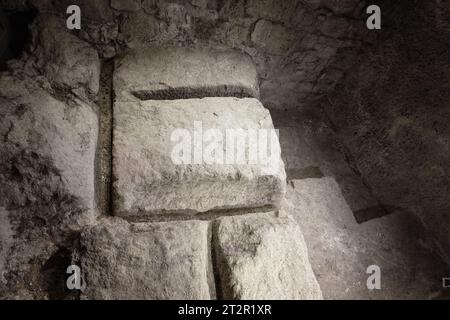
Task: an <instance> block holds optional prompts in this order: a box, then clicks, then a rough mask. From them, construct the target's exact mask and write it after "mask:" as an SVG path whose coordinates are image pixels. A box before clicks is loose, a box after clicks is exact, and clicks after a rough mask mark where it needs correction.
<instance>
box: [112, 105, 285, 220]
mask: <svg viewBox="0 0 450 320" xmlns="http://www.w3.org/2000/svg"><path fill="white" fill-rule="evenodd" d="M114 116H115V121H114V146H113V175H114V180H115V181H114V184H113V188H114V195H115V197H114V211H115V214H116V215H120V216H127V217H131V216H142V215H148V214H154V213H159V214H167V213H198V212H205V211H208V210H213V209H227V208H252V207H263V206H275V207H276V206H279V204H280V202H281V200H282V199H283V196H284V190H285V171H284V165H283V162H282V160H281V157H280V150H279V143H278V139H277V140H276V141H274V142H275V143H274V145H273V146H274V150H273V151H272V150H270V149H269V151H270V152H271V154H273V158H271V159H272V160H271V161H269V162H268V163H267V164H265V163H262V162H260V163H258V164H251V162H250V161H249V158H248V157H246V158H245V162H244V163H242V164H215V163H208V162H202V163H201V164H187V165H186V164H176V163H174V162H173V159H172V152H175V153H177V152H176V151H173V150H174V148H175V147H176V146H177V145H180V143H181V145H183V146H187V147H189V148H191V144H190V143H189V142H181V140H179V139H180V138H175V139H176V140H173V141H171V135H172V133H173V132H174V131H175V130H177V129H178V130H180V129H185V130H187V131H188V132H189V134H190V136H191V137H192V139H191V142H192V143H194V138H195V137H194V125H195V124H194V122H195V121H199V122H201V124H202V127H203V132H204V133H205V132H206V131H207V130H208V129H218V130H220V131H219V132H220V133H221V134H222V135H223V136H224V137H225V135H226V131H225V130H227V129H264V130H266V132H267V130H270V129H273V125H272V120H271V117H270V114H269V112H268V110H266V109H265V108H264V107H263V106H262V105H261V103H260V102H259V101H258V100H256V99H253V98H245V99H237V98H204V99H186V100H171V101H169V100H166V101H156V100H149V101H141V102H122V103H116V104H115V107H114ZM224 139H225V138H224ZM196 141H197V140H196ZM223 145H224V154H225V155H226V154H227V153H230V152H236V150H237V147H235V148H228V147H227V146H226V143H224V144H223ZM248 145H249V144H248V142H245V145H244V146H245V152H246V153H248V152H250V151H249V148H248ZM206 146H207V142H205V144H203V148H206ZM204 150H206V149H204ZM261 150H262V149H261ZM204 154H206V151H205V153H204ZM191 155H192V157H191V158H190V159H191V160H192V161H195V159H194V157H193V155H194V153H192V154H191Z"/></svg>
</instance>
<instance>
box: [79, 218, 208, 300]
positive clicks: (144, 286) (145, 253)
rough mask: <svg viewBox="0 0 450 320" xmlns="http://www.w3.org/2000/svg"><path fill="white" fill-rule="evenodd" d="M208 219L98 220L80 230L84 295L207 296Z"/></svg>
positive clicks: (180, 297)
mask: <svg viewBox="0 0 450 320" xmlns="http://www.w3.org/2000/svg"><path fill="white" fill-rule="evenodd" d="M207 226H208V223H207V222H201V221H185V222H183V221H178V222H158V223H139V224H129V223H127V222H125V221H123V220H120V219H117V220H112V221H106V220H105V221H102V223H101V224H99V225H97V226H95V227H93V228H91V229H88V230H85V231H84V232H83V233H82V236H81V250H82V253H81V267H82V270H83V272H84V276H85V281H86V291H85V292H84V293H83V297H84V298H86V299H211V298H214V297H215V289H214V286H213V283H214V282H213V281H210V277H211V274H210V272H211V270H210V269H209V265H210V263H209V259H210V254H209V250H208V235H207Z"/></svg>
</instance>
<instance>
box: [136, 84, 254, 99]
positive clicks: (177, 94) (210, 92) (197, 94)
mask: <svg viewBox="0 0 450 320" xmlns="http://www.w3.org/2000/svg"><path fill="white" fill-rule="evenodd" d="M131 94H132V95H133V96H135V97H136V98H138V99H139V100H142V101H146V100H178V99H195V98H210V97H235V98H257V97H255V95H254V94H253V93H252V92H250V90H248V89H246V88H244V87H239V86H211V87H205V88H190V87H178V88H166V89H160V90H136V91H132V92H131Z"/></svg>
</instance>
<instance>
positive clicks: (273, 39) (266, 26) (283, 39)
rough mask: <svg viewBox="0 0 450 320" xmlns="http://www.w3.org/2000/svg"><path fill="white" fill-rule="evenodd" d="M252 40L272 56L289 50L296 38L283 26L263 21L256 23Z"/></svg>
mask: <svg viewBox="0 0 450 320" xmlns="http://www.w3.org/2000/svg"><path fill="white" fill-rule="evenodd" d="M251 39H252V41H253V42H254V43H255V44H256V45H257V46H259V47H260V48H262V49H263V50H266V51H267V52H269V53H270V54H274V55H281V54H283V53H285V52H286V51H287V50H288V49H289V47H290V45H291V44H292V41H293V40H294V39H295V37H294V36H293V35H292V34H291V33H290V31H289V30H287V29H286V28H284V27H283V26H282V25H281V24H274V23H272V22H270V21H268V20H264V19H262V20H259V21H258V22H257V23H256V25H255V29H254V30H253V32H252V35H251Z"/></svg>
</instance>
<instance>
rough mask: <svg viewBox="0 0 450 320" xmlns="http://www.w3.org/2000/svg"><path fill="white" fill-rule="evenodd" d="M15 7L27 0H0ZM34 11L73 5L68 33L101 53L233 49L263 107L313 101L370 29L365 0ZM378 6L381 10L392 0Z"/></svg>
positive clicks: (109, 2) (82, 1)
mask: <svg viewBox="0 0 450 320" xmlns="http://www.w3.org/2000/svg"><path fill="white" fill-rule="evenodd" d="M3 3H4V4H3V7H6V8H10V9H11V8H14V9H16V10H18V9H21V8H22V10H23V8H24V7H25V4H24V3H25V1H11V0H3ZM28 3H29V5H32V6H34V7H36V8H37V9H38V10H39V11H40V12H45V13H47V14H53V15H59V16H61V17H66V14H65V9H66V8H67V6H68V5H70V4H78V5H79V6H80V7H81V11H82V29H81V30H80V31H78V32H74V34H76V35H77V36H78V37H79V38H81V39H84V40H86V41H87V42H89V43H91V44H93V45H94V46H95V47H96V48H97V49H98V51H99V53H100V54H101V55H102V56H103V57H112V56H115V55H118V54H121V53H122V52H123V51H124V50H126V49H127V48H130V47H131V48H134V47H139V46H153V45H163V44H171V45H180V46H212V47H228V48H229V47H231V48H236V49H239V50H241V51H243V52H245V53H247V54H248V55H250V56H251V57H252V58H253V60H254V62H255V63H256V65H257V68H258V73H259V78H260V87H261V92H262V97H261V101H262V102H263V104H264V105H265V106H266V107H268V108H277V109H289V108H296V107H297V108H301V107H303V106H309V105H311V104H315V103H316V102H317V101H318V100H319V99H320V97H322V96H323V94H324V93H326V92H328V91H329V90H330V89H331V88H333V86H334V85H335V83H336V81H338V80H339V79H340V78H341V77H342V76H343V74H344V72H345V70H346V69H347V68H348V67H349V66H350V65H351V63H352V57H353V56H354V55H356V54H357V52H358V51H359V48H360V46H361V44H362V43H364V42H372V41H374V38H375V33H368V32H367V31H368V30H367V28H366V27H365V19H366V16H367V15H366V14H365V8H366V6H367V4H368V3H367V1H364V0H339V1H338V0H283V1H276V0H222V1H219V0H205V1H195V0H96V1H91V0H61V1H50V0H31V1H28ZM372 3H381V4H382V5H383V14H384V15H387V14H388V13H389V12H390V11H392V9H393V8H394V7H395V6H396V1H388V0H381V1H370V4H372Z"/></svg>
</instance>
